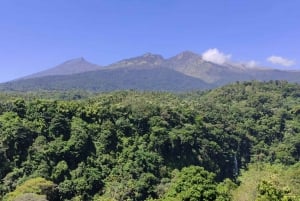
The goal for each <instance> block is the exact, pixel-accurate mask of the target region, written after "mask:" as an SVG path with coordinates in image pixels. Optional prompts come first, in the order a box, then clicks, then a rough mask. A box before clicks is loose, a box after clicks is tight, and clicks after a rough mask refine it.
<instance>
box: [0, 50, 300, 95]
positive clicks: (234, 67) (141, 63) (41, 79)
mask: <svg viewBox="0 0 300 201" xmlns="http://www.w3.org/2000/svg"><path fill="white" fill-rule="evenodd" d="M249 80H259V81H269V80H287V81H290V82H298V83H300V71H283V70H275V69H268V68H249V67H247V66H245V65H240V64H235V63H225V64H224V65H219V64H215V63H212V62H208V61H205V60H204V59H203V58H202V56H201V55H198V54H195V53H193V52H190V51H185V52H182V53H180V54H178V55H176V56H174V57H171V58H168V59H164V58H163V57H162V56H161V55H157V54H151V53H147V54H144V55H141V56H137V57H133V58H129V59H124V60H121V61H119V62H116V63H113V64H111V65H108V66H106V67H100V66H98V65H95V64H91V63H89V62H88V61H86V60H84V59H83V58H79V59H73V60H70V61H67V62H65V63H63V64H60V65H58V66H56V67H54V68H51V69H49V70H46V71H42V72H39V73H36V74H33V75H30V76H27V77H24V78H21V79H19V80H15V81H11V82H7V83H3V84H0V90H17V91H20V90H21V91H31V90H39V89H42V90H69V89H82V90H91V91H111V90H123V89H138V90H162V91H184V90H195V89H197V90H203V89H208V88H214V87H218V86H222V85H224V84H228V83H232V82H236V81H249Z"/></svg>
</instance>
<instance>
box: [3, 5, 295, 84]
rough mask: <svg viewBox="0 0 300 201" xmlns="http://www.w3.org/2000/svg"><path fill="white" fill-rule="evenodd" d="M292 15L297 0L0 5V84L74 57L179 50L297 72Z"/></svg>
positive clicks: (100, 59) (102, 60) (109, 58)
mask: <svg viewBox="0 0 300 201" xmlns="http://www.w3.org/2000/svg"><path fill="white" fill-rule="evenodd" d="M299 10H300V1H299V0H288V1H282V0H251V1H241V0H207V1H206V0H127V1H124V0H106V1H104V0H49V1H43V0H26V1H24V0H0V69H1V73H0V82H4V81H8V80H11V79H15V78H18V77H21V76H24V75H28V74H31V73H34V72H37V71H41V70H45V69H47V68H50V67H53V66H55V65H57V64H60V63H62V62H64V61H65V60H69V59H72V58H77V57H85V58H86V59H87V60H88V61H90V62H92V63H97V64H100V65H107V64H110V63H112V62H115V61H118V60H120V59H124V58H128V57H134V56H138V55H141V54H144V53H146V52H151V53H157V54H161V55H162V56H164V57H165V58H168V57H171V56H174V55H176V54H177V53H179V52H182V51H184V50H191V51H194V52H196V53H199V54H204V56H205V58H207V59H208V60H209V59H211V60H216V61H221V62H222V61H223V60H227V61H229V60H230V61H235V62H243V63H248V64H249V65H250V64H251V65H259V66H270V67H276V68H285V69H286V68H288V69H298V67H299V69H300V12H299ZM220 59H221V60H220ZM222 59H223V60H222Z"/></svg>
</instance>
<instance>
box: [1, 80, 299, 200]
mask: <svg viewBox="0 0 300 201" xmlns="http://www.w3.org/2000/svg"><path fill="white" fill-rule="evenodd" d="M64 94H65V92H64ZM2 96H4V97H6V98H4V99H2V100H1V104H0V135H1V138H0V159H1V160H0V177H1V184H0V191H1V196H4V197H3V198H2V199H3V200H14V199H21V200H22V199H25V198H26V199H27V198H28V197H30V198H32V199H36V200H38V199H42V200H44V199H48V200H93V199H95V200H146V199H148V200H151V199H152V200H218V201H220V200H232V199H234V200H258V201H262V200H297V199H299V191H298V189H299V188H298V181H299V178H298V175H299V174H298V170H299V168H298V167H299V159H300V147H299V144H300V137H299V132H300V121H299V118H300V116H299V115H300V107H299V97H300V86H299V85H294V84H289V83H287V82H281V81H272V82H268V83H259V82H245V83H237V84H234V85H229V86H225V87H222V88H219V89H215V90H211V91H208V92H205V93H189V94H177V95H175V94H170V93H158V92H147V93H141V92H135V91H129V92H117V93H107V94H102V95H99V96H94V97H92V98H88V99H80V100H74V101H70V100H68V101H64V100H50V99H48V100H47V99H41V98H37V97H39V95H38V94H37V97H30V98H29V97H28V95H26V94H25V95H24V96H20V95H13V94H9V95H7V94H6V95H2ZM7 96H9V97H7ZM65 96H67V95H64V96H63V97H65ZM24 97H27V98H26V99H24ZM57 97H60V95H57ZM67 97H73V94H72V95H70V96H67ZM75 97H76V99H78V98H80V96H75ZM251 161H252V162H253V163H254V164H253V165H251V166H249V163H250V162H251ZM265 163H266V164H267V163H271V164H274V165H272V166H270V165H264V164H265ZM247 168H248V171H245V172H243V174H242V176H241V177H237V175H238V173H239V172H240V170H241V169H246V170H247ZM286 170H288V171H286ZM260 171H262V174H263V173H264V175H265V176H261V177H260V179H261V180H257V179H255V178H257V177H255V176H253V175H259V174H260ZM265 172H271V173H272V172H274V174H272V175H275V176H276V178H275V179H274V176H272V177H269V176H268V174H265ZM41 177H42V178H41ZM228 178H229V179H228ZM28 183H29V184H30V185H28ZM236 185H240V186H239V187H238V188H237V189H236V190H234V191H233V189H234V188H235V187H236ZM243 189H247V191H246V190H243ZM247 192H249V193H247ZM28 193H29V194H28ZM39 195H44V196H39ZM45 197H46V198H45Z"/></svg>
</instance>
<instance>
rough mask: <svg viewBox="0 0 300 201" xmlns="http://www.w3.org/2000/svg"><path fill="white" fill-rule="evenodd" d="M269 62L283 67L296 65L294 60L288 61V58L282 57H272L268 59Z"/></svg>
mask: <svg viewBox="0 0 300 201" xmlns="http://www.w3.org/2000/svg"><path fill="white" fill-rule="evenodd" d="M267 61H268V62H271V63H273V64H278V65H282V66H287V67H288V66H292V65H294V64H295V62H294V61H293V60H290V59H287V58H283V57H280V56H274V55H273V56H270V57H268V58H267Z"/></svg>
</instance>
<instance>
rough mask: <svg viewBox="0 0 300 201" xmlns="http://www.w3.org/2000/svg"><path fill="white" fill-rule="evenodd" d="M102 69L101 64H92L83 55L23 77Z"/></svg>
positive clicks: (69, 73) (70, 73)
mask: <svg viewBox="0 0 300 201" xmlns="http://www.w3.org/2000/svg"><path fill="white" fill-rule="evenodd" d="M100 69H101V67H100V66H98V65H96V64H92V63H90V62H88V61H86V60H85V59H84V58H83V57H81V58H76V59H72V60H69V61H66V62H64V63H62V64H60V65H58V66H55V67H53V68H50V69H48V70H45V71H41V72H38V73H35V74H32V75H29V76H26V77H24V78H23V79H31V78H36V77H45V76H51V75H72V74H77V73H84V72H89V71H95V70H100Z"/></svg>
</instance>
